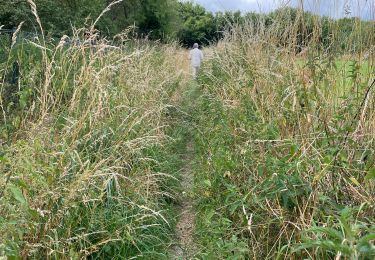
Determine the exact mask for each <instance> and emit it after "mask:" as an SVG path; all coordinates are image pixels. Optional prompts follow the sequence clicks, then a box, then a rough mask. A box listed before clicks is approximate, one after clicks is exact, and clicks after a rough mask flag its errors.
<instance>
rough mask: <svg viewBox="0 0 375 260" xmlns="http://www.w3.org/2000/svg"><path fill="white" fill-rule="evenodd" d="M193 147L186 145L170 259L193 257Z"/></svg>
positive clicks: (189, 144)
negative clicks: (174, 242) (180, 192)
mask: <svg viewBox="0 0 375 260" xmlns="http://www.w3.org/2000/svg"><path fill="white" fill-rule="evenodd" d="M193 153H194V151H193V145H192V143H188V144H187V149H186V154H185V156H184V161H185V162H186V164H185V167H184V169H183V172H182V176H181V187H182V190H183V191H182V196H181V202H180V206H179V209H178V210H179V218H178V222H177V226H176V240H177V241H176V244H175V245H174V246H173V248H172V252H171V255H172V259H184V260H185V259H192V258H193V256H194V219H195V214H194V208H193V199H192V197H191V194H192V190H193V182H194V174H193V171H192V165H191V164H192V161H193Z"/></svg>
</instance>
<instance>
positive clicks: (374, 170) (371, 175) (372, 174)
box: [365, 168, 375, 181]
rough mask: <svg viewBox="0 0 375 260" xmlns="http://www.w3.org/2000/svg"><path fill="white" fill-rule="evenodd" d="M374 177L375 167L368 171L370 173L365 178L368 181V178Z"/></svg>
mask: <svg viewBox="0 0 375 260" xmlns="http://www.w3.org/2000/svg"><path fill="white" fill-rule="evenodd" d="M374 178H375V168H371V169H370V170H369V171H368V174H367V175H366V177H365V180H366V181H368V180H371V179H374Z"/></svg>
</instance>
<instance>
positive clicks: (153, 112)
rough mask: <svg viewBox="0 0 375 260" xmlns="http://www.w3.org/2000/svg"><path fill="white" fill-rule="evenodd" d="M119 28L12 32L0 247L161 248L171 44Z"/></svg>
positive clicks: (48, 251)
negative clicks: (114, 39)
mask: <svg viewBox="0 0 375 260" xmlns="http://www.w3.org/2000/svg"><path fill="white" fill-rule="evenodd" d="M84 35H85V37H84ZM118 37H120V38H121V37H122V38H121V39H120V40H121V41H122V42H124V44H122V45H120V46H112V45H111V44H110V43H109V42H108V41H106V40H100V39H98V36H97V35H96V33H95V32H93V31H92V30H90V29H81V30H78V31H76V33H75V35H74V36H73V37H72V41H71V42H72V44H68V45H67V44H66V41H65V40H66V38H67V37H63V39H61V41H60V42H57V43H56V44H52V43H50V42H48V39H45V40H44V39H41V40H40V41H39V40H38V39H36V40H35V41H23V42H18V43H17V44H14V46H13V49H12V50H11V54H10V56H9V59H8V61H7V62H5V63H2V64H1V66H2V67H1V74H2V75H1V79H2V82H1V99H0V100H1V103H0V105H1V108H2V119H1V121H0V122H1V127H0V140H1V143H0V161H1V164H0V172H1V176H0V234H1V235H0V256H8V257H13V258H15V259H17V258H30V259H58V258H60V259H83V258H89V259H108V258H115V259H116V258H118V259H120V258H121V259H124V258H127V259H128V258H129V259H130V258H133V257H140V258H142V257H143V258H147V259H158V258H163V257H165V255H164V254H165V252H166V247H167V246H168V241H169V233H170V232H171V230H170V229H171V226H172V225H173V223H171V221H170V214H171V211H170V210H169V208H170V203H171V201H173V200H174V191H173V189H171V185H176V183H175V182H176V181H175V177H176V176H173V174H174V173H173V169H171V171H170V172H168V173H165V172H163V170H165V169H166V167H172V166H173V165H172V164H173V163H174V162H169V164H170V165H172V166H165V163H163V164H160V163H161V162H159V161H158V160H159V159H161V157H160V156H156V154H163V153H165V149H167V148H166V147H164V145H165V144H166V142H167V141H168V142H169V139H168V138H167V135H166V131H167V129H168V128H167V121H166V111H167V107H168V105H169V99H170V96H172V95H173V93H174V91H175V89H176V87H178V85H179V84H180V82H181V80H182V77H181V73H180V71H179V69H178V67H176V66H175V62H176V59H175V58H173V55H174V56H178V55H179V54H178V53H179V51H178V49H177V47H176V46H174V45H173V44H171V45H163V46H161V45H158V44H153V45H150V44H144V43H137V42H135V41H132V42H130V41H128V39H126V35H125V34H124V35H120V36H118ZM124 37H125V38H124ZM78 39H80V43H79V44H74V43H78ZM94 40H95V41H96V44H95V45H92V42H93V41H94ZM129 46H131V47H129ZM171 55H172V56H171ZM13 61H17V62H18V64H19V68H20V77H19V80H18V81H17V83H16V85H14V84H13V83H11V82H9V75H10V74H11V71H12V63H13ZM169 159H170V158H169Z"/></svg>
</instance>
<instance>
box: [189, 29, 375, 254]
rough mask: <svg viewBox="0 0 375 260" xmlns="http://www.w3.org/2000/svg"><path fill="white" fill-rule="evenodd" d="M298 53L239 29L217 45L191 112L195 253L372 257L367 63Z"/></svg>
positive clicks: (370, 107) (373, 229)
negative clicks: (342, 63)
mask: <svg viewBox="0 0 375 260" xmlns="http://www.w3.org/2000/svg"><path fill="white" fill-rule="evenodd" d="M258 37H265V39H263V38H262V39H263V40H264V41H260V40H259V38H258ZM262 42H267V43H268V44H267V45H264V44H262ZM332 55H333V56H334V54H332ZM305 59H306V62H305V64H306V66H304V67H303V68H301V66H300V58H298V57H296V56H294V55H292V54H290V52H289V51H288V50H284V49H282V48H280V47H277V46H274V45H272V40H270V39H268V38H267V37H266V36H260V35H255V36H254V35H252V34H251V33H249V34H247V32H246V31H241V32H233V33H232V34H231V35H228V36H227V38H226V40H224V41H223V42H221V43H220V44H219V46H217V47H216V48H215V49H214V54H213V58H212V60H211V61H210V62H209V64H208V65H207V67H206V69H205V73H204V75H202V76H201V78H200V79H199V83H200V89H201V95H200V98H199V99H198V102H197V106H196V109H195V112H194V114H193V117H194V120H195V122H196V125H198V126H199V131H195V142H196V151H197V152H198V153H197V156H196V162H197V163H196V165H197V168H196V170H195V172H196V196H197V199H198V204H197V210H198V218H197V230H198V241H199V244H200V245H201V252H200V255H201V257H202V258H204V259H302V258H304V259H305V258H308V259H310V258H311V259H316V258H319V259H333V258H336V259H339V258H340V257H342V258H343V259H358V258H360V259H372V258H373V257H374V255H375V247H374V243H373V241H374V232H375V225H374V221H373V218H372V216H373V215H374V205H375V204H374V193H373V191H374V179H373V178H374V170H375V169H374V152H375V151H374V147H375V146H374V132H373V126H374V125H373V123H374V103H373V93H374V92H373V85H372V80H373V79H372V71H373V68H369V67H368V66H369V65H368V64H370V63H371V61H370V60H368V61H366V60H357V61H356V62H355V64H357V66H356V69H355V70H351V69H347V68H338V67H340V66H337V62H335V58H333V57H332V56H330V55H327V54H322V53H319V52H316V53H315V52H314V51H311V55H309V56H307V57H306V58H305ZM352 59H355V57H352ZM339 71H340V73H342V75H341V74H340V75H338V73H339ZM340 79H344V81H345V82H344V83H345V85H346V87H347V88H350V91H339V90H342V88H343V85H342V84H343V82H342V81H340ZM339 92H340V95H339V94H338V93H339ZM354 93H355V94H354ZM369 95H370V96H371V97H369Z"/></svg>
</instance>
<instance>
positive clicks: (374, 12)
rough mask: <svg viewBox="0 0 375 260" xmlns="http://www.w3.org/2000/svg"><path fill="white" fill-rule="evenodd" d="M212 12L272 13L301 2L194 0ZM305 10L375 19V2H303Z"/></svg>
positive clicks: (323, 0)
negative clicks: (281, 7) (277, 9)
mask: <svg viewBox="0 0 375 260" xmlns="http://www.w3.org/2000/svg"><path fill="white" fill-rule="evenodd" d="M193 2H195V3H198V4H200V5H202V6H204V7H205V8H207V9H208V10H210V11H212V12H218V11H226V10H228V11H237V10H240V11H241V12H249V11H256V12H270V11H272V10H275V9H276V8H278V7H280V6H285V5H289V6H294V7H296V6H298V5H299V4H300V0H193ZM303 5H304V8H305V10H307V11H311V12H314V13H317V14H321V15H327V16H330V17H334V18H338V17H348V16H360V17H363V18H366V19H373V18H374V17H375V0H303Z"/></svg>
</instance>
